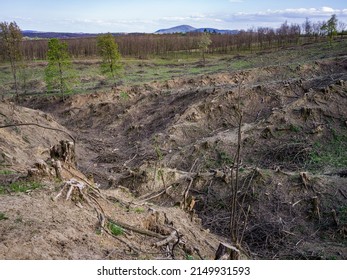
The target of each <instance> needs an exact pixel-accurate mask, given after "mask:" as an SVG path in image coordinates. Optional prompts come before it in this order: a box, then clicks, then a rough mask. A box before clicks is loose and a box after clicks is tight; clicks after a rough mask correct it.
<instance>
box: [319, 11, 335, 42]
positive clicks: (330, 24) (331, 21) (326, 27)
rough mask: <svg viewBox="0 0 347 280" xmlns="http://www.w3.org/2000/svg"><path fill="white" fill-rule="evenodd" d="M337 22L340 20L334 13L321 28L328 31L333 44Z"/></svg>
mask: <svg viewBox="0 0 347 280" xmlns="http://www.w3.org/2000/svg"><path fill="white" fill-rule="evenodd" d="M337 23H338V20H337V17H336V15H332V16H331V18H330V19H329V20H328V22H326V23H324V24H323V25H322V27H321V30H322V31H325V32H326V33H327V35H328V38H329V43H330V45H331V44H332V41H333V38H334V36H335V35H337Z"/></svg>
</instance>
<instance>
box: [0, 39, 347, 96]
mask: <svg viewBox="0 0 347 280" xmlns="http://www.w3.org/2000/svg"><path fill="white" fill-rule="evenodd" d="M346 50H347V40H346V39H338V40H336V41H335V42H334V44H333V45H332V46H331V47H330V46H329V44H328V43H327V42H320V43H310V44H305V45H301V46H295V47H288V48H282V49H280V50H276V51H271V50H266V51H262V52H249V51H248V52H240V53H236V54H235V53H233V54H224V55H221V54H213V55H207V60H206V65H205V66H203V65H202V63H201V57H200V54H199V53H198V52H192V53H190V54H187V53H180V52H173V53H171V54H170V55H166V56H155V57H152V58H148V59H138V58H129V57H126V58H123V59H122V64H123V71H122V72H121V73H120V75H119V77H118V78H117V80H116V81H112V80H110V79H109V78H107V77H106V76H104V75H102V74H101V71H100V61H99V60H98V59H82V60H74V62H73V66H74V70H75V81H74V86H73V89H72V92H71V93H72V94H76V93H88V92H92V91H107V90H109V89H110V87H112V86H113V85H114V83H115V84H117V85H125V86H127V85H129V86H131V85H141V84H144V83H150V82H153V81H158V82H163V81H166V80H170V79H173V78H176V77H189V76H192V77H194V76H196V75H201V74H213V73H219V72H232V71H236V70H243V69H251V68H256V67H266V66H277V65H282V66H283V65H288V66H293V67H296V66H297V65H298V64H301V63H310V61H312V62H313V61H317V60H320V59H325V58H333V57H336V58H338V57H339V56H343V55H347V51H346ZM45 66H46V62H45V61H34V62H28V67H27V68H26V70H25V72H24V73H23V72H22V73H21V75H20V80H21V85H22V92H24V91H25V92H26V93H27V94H45V93H46V86H45V82H44V69H45ZM24 76H25V78H26V84H25V87H24V82H23V81H24ZM283 78H286V77H283ZM288 78H290V77H288ZM13 92H14V90H13V79H12V74H11V70H10V65H9V64H8V63H2V64H0V94H2V95H10V94H13Z"/></svg>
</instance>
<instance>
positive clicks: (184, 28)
mask: <svg viewBox="0 0 347 280" xmlns="http://www.w3.org/2000/svg"><path fill="white" fill-rule="evenodd" d="M205 31H207V32H209V33H218V34H237V33H238V32H239V31H238V30H219V29H216V28H195V27H192V26H190V25H179V26H175V27H172V28H168V29H160V30H158V31H156V32H155V33H154V34H173V33H190V32H205ZM22 34H23V37H27V38H32V39H36V38H37V39H51V38H59V39H69V38H86V37H96V36H98V35H99V34H98V33H82V32H80V33H79V32H71V33H70V32H41V31H35V30H23V31H22ZM112 34H113V35H115V36H117V35H125V34H133V35H139V34H143V33H112Z"/></svg>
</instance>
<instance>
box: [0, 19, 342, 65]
mask: <svg viewBox="0 0 347 280" xmlns="http://www.w3.org/2000/svg"><path fill="white" fill-rule="evenodd" d="M345 29H346V24H345V23H344V22H342V21H338V20H337V17H336V15H332V17H331V18H330V19H329V20H328V21H327V22H312V21H310V20H309V19H308V18H307V19H306V21H305V22H304V23H303V24H301V25H299V24H294V23H292V24H289V23H288V22H287V21H285V22H284V23H283V24H282V25H281V26H280V27H279V28H270V27H259V28H252V29H249V30H241V31H240V32H239V33H237V34H213V33H211V34H209V35H210V39H211V44H210V45H209V47H208V50H207V52H208V53H211V54H215V53H216V54H226V53H232V52H241V51H256V50H263V49H271V48H280V47H283V46H288V45H295V44H300V43H306V42H310V41H319V40H322V39H323V38H325V37H328V38H329V41H331V40H332V38H333V36H335V35H337V31H338V30H339V31H340V34H341V35H343V34H345V33H346V31H345ZM0 34H1V30H0ZM0 38H1V35H0ZM115 39H116V42H117V45H118V48H119V52H120V54H121V55H122V56H130V57H136V58H140V59H141V58H148V57H150V56H158V55H163V56H165V55H170V54H172V53H175V52H181V53H182V52H183V53H186V54H191V53H194V52H196V51H198V50H199V44H200V41H201V34H200V33H194V32H193V33H176V34H161V35H159V34H128V35H117V36H115ZM0 40H1V39H0ZM60 40H61V41H63V42H65V43H66V44H67V48H68V52H69V53H70V55H71V57H72V58H74V59H79V58H90V57H97V56H98V47H97V40H98V37H90V38H73V39H60ZM48 41H49V40H48V39H34V40H33V39H30V40H26V39H25V40H22V42H21V44H22V47H21V48H22V55H23V58H24V59H25V60H45V59H46V58H47V52H48ZM0 50H1V44H0ZM6 60H8V57H7V55H6V53H5V52H4V51H2V50H1V52H0V62H1V61H6Z"/></svg>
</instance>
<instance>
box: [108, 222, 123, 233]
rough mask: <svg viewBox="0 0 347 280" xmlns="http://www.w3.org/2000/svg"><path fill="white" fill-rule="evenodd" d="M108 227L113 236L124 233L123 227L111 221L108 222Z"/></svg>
mask: <svg viewBox="0 0 347 280" xmlns="http://www.w3.org/2000/svg"><path fill="white" fill-rule="evenodd" d="M108 229H109V230H110V231H111V233H112V234H113V235H115V236H118V235H123V234H124V229H123V228H122V227H120V226H118V225H116V224H114V223H112V222H109V223H108Z"/></svg>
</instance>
